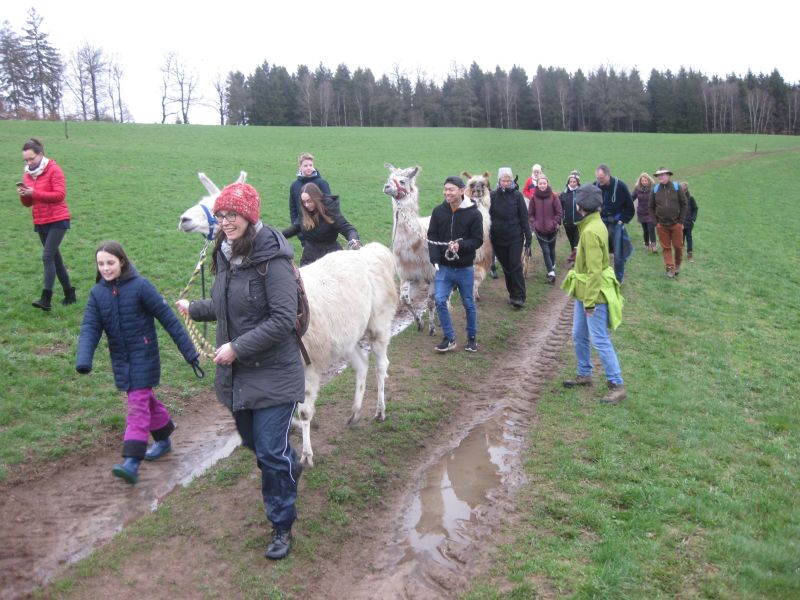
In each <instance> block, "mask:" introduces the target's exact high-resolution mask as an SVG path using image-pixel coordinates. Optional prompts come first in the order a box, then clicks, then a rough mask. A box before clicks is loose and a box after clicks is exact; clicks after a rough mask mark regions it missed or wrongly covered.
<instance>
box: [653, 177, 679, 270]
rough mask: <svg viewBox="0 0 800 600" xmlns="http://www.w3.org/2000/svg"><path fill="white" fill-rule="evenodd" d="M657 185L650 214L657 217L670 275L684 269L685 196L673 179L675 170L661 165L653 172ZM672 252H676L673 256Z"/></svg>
mask: <svg viewBox="0 0 800 600" xmlns="http://www.w3.org/2000/svg"><path fill="white" fill-rule="evenodd" d="M653 175H655V177H656V179H657V180H658V184H657V185H655V186H654V187H653V191H652V193H651V194H650V214H651V215H654V216H655V218H656V234H657V235H658V241H659V242H660V243H661V251H662V254H663V255H664V266H665V267H666V269H667V277H669V278H670V279H671V278H673V277H675V276H676V275H677V274H678V273H680V271H681V261H682V260H683V220H684V219H685V218H686V207H687V202H686V195H685V194H684V193H683V190H682V189H681V188H680V186H679V185H678V184H677V183H675V182H673V181H671V180H670V177H671V176H672V171H670V170H669V169H666V168H664V167H661V168H659V169H658V171H656V172H655V173H653ZM673 251H674V253H675V255H674V258H673Z"/></svg>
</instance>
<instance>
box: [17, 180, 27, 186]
mask: <svg viewBox="0 0 800 600" xmlns="http://www.w3.org/2000/svg"><path fill="white" fill-rule="evenodd" d="M17 187H18V188H20V187H25V184H24V183H22V182H21V181H18V182H17Z"/></svg>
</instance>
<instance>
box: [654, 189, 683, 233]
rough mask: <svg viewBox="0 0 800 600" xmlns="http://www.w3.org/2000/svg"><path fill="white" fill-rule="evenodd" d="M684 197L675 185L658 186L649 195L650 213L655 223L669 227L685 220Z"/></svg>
mask: <svg viewBox="0 0 800 600" xmlns="http://www.w3.org/2000/svg"><path fill="white" fill-rule="evenodd" d="M686 206H687V205H686V195H685V194H684V193H683V190H682V189H681V188H680V186H679V185H678V184H677V183H674V182H672V181H670V182H669V183H667V184H666V185H661V184H658V185H656V186H655V187H654V188H653V192H652V193H651V194H650V212H651V213H652V214H653V216H654V217H655V219H656V223H658V224H659V225H664V226H666V227H669V226H671V225H676V224H678V223H680V224H683V222H684V221H685V220H686V213H687V210H686Z"/></svg>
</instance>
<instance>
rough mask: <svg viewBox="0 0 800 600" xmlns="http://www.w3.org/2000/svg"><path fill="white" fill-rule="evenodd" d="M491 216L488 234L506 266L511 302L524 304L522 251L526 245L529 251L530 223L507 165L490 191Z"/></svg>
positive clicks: (501, 169)
mask: <svg viewBox="0 0 800 600" xmlns="http://www.w3.org/2000/svg"><path fill="white" fill-rule="evenodd" d="M489 216H490V217H491V220H492V223H491V226H490V228H489V236H490V238H491V240H492V248H494V253H495V255H496V256H497V260H499V261H500V264H501V265H502V266H503V273H504V274H505V277H506V289H507V290H508V302H509V304H511V306H513V307H515V308H521V307H522V305H523V304H525V297H526V295H527V294H526V287H525V277H524V275H523V273H522V252H523V247H524V251H525V252H527V253H528V254H529V255H530V250H531V227H530V225H529V223H528V210H527V208H526V207H525V198H523V196H522V192H520V191H519V189H518V188H517V186H516V185H515V184H514V174H513V173H512V172H511V169H510V168H508V167H501V168H500V169H499V170H498V172H497V188H496V189H495V190H493V191H492V193H491V204H490V205H489Z"/></svg>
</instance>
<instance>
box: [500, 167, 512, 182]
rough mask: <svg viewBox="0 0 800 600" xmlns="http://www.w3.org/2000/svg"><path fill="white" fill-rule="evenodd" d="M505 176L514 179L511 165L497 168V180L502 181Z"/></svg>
mask: <svg viewBox="0 0 800 600" xmlns="http://www.w3.org/2000/svg"><path fill="white" fill-rule="evenodd" d="M503 177H510V178H511V179H514V173H513V172H512V171H511V167H500V168H499V169H497V181H500V180H501V179H502V178H503Z"/></svg>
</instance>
